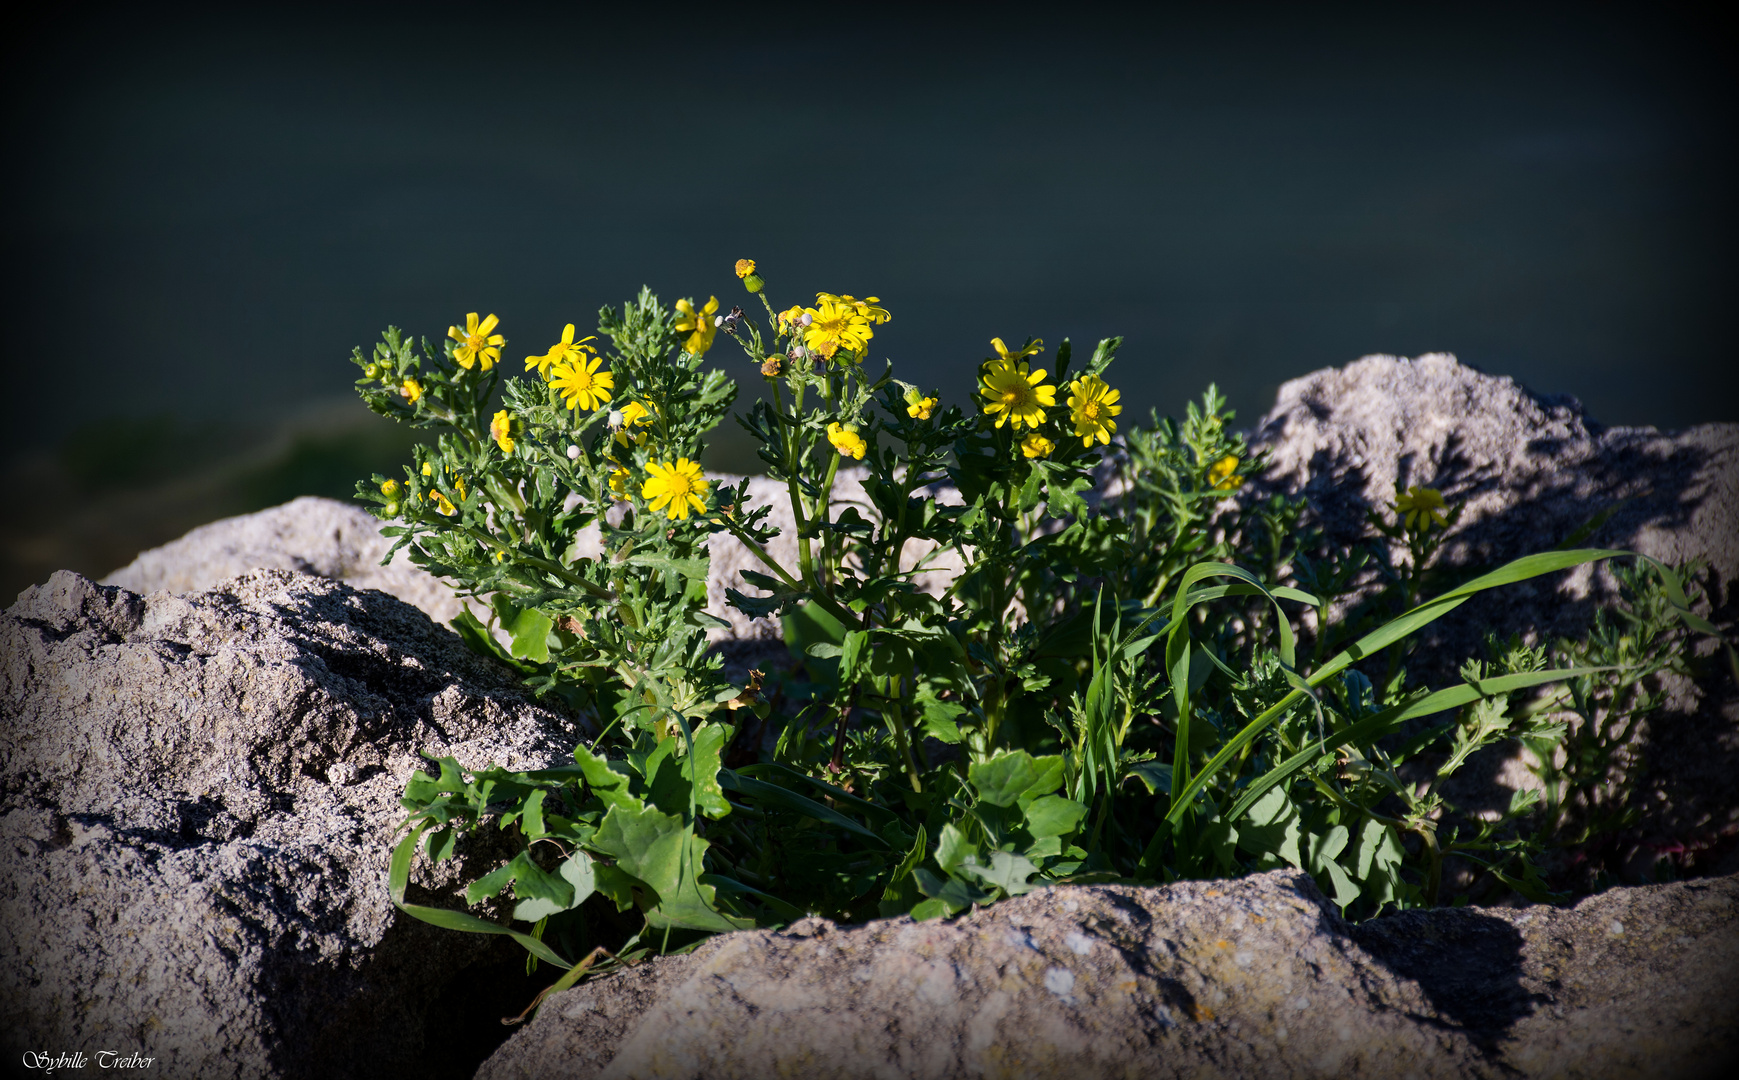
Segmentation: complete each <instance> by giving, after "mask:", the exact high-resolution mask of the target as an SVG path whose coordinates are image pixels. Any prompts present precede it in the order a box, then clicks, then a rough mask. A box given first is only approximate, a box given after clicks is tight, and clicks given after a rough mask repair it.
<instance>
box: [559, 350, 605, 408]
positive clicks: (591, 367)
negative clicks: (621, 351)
mask: <svg viewBox="0 0 1739 1080" xmlns="http://www.w3.org/2000/svg"><path fill="white" fill-rule="evenodd" d="M603 362H604V358H603V357H601V356H594V357H592V358H591V360H590V361H588V360H587V359H586V357H584V356H581V357H580V358H579V359H578V360H563V361H562V362H561V363H559V364H557V365H556V366H555V369H554V370H553V371H552V372H551V374H550V380H549V384H550V385H551V386H553V387H555V388H556V389H557V390H559V391H561V395H562V398H563V399H564V400H565V401H566V402H567V403H568V408H570V409H580V408H584V409H588V410H590V409H596V408H597V407H598V406H600V405H602V404H603V403H604V402H606V401H609V400H610V391H612V390H614V389H615V388H616V376H615V374H614V373H612V372H608V371H599V370H598V365H599V364H602V363H603Z"/></svg>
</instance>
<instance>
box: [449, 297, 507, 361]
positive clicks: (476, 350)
mask: <svg viewBox="0 0 1739 1080" xmlns="http://www.w3.org/2000/svg"><path fill="white" fill-rule="evenodd" d="M499 322H501V320H500V319H497V318H496V317H495V316H493V315H491V316H489V317H488V318H487V319H484V320H483V321H482V322H478V321H477V313H476V312H475V311H473V312H472V313H471V314H469V315H467V316H465V329H463V330H460V329H459V328H458V327H457V326H449V327H447V336H448V337H450V338H452V339H453V340H454V341H457V342H458V343H459V347H458V348H456V349H454V350H453V359H455V360H457V361H459V366H460V367H462V368H464V369H465V370H466V371H470V370H471V365H473V364H481V365H483V370H484V371H488V370H489V369H490V368H492V367H494V366H495V365H496V364H498V363H500V362H501V347H502V346H503V345H505V344H507V339H506V338H504V337H502V336H501V335H500V334H494V333H491V332H490V331H492V330H494V329H495V327H496V324H497V323H499Z"/></svg>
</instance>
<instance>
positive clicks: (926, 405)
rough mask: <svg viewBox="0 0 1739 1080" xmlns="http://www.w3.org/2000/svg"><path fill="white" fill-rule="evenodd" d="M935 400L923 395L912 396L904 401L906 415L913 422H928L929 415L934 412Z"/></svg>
mask: <svg viewBox="0 0 1739 1080" xmlns="http://www.w3.org/2000/svg"><path fill="white" fill-rule="evenodd" d="M935 408H936V399H935V398H933V397H925V396H924V395H923V394H913V395H912V396H911V397H909V398H907V399H906V415H907V416H910V417H911V418H912V419H914V420H928V419H930V413H932V412H933V411H935Z"/></svg>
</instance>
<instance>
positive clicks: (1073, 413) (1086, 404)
mask: <svg viewBox="0 0 1739 1080" xmlns="http://www.w3.org/2000/svg"><path fill="white" fill-rule="evenodd" d="M1122 396H1123V395H1122V392H1121V391H1117V390H1113V389H1111V388H1110V387H1109V386H1106V385H1105V380H1104V379H1101V378H1100V377H1099V376H1097V375H1089V376H1087V377H1086V378H1085V379H1076V380H1075V381H1074V382H1072V383H1070V384H1069V419H1070V420H1071V421H1073V422H1074V425H1075V434H1076V435H1079V436H1080V437H1081V445H1082V446H1092V445H1093V440H1094V439H1098V440H1099V444H1100V445H1101V446H1105V445H1109V444H1110V442H1111V433H1112V432H1113V431H1116V430H1117V421H1115V420H1113V419H1111V418H1112V417H1113V416H1116V415H1117V414H1118V413H1121V412H1122V411H1123V406H1121V405H1119V404H1117V399H1118V398H1119V397H1122Z"/></svg>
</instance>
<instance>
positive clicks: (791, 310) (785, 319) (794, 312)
mask: <svg viewBox="0 0 1739 1080" xmlns="http://www.w3.org/2000/svg"><path fill="white" fill-rule="evenodd" d="M802 321H803V305H802V304H796V305H794V306H792V307H788V308H786V309H785V310H784V311H781V312H780V313H779V332H780V333H781V334H787V333H790V332H791V329H792V327H794V326H796V325H797V324H798V323H800V322H802Z"/></svg>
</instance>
